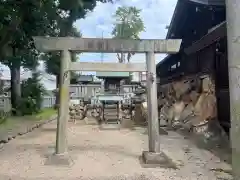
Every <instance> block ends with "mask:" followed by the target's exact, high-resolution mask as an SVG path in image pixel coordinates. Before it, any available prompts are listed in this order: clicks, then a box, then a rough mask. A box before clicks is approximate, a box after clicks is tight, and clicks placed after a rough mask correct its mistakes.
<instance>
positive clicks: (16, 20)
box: [0, 0, 56, 114]
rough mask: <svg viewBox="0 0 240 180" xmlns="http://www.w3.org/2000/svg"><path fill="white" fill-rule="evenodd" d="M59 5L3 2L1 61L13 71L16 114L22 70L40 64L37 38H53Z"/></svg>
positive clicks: (14, 0)
mask: <svg viewBox="0 0 240 180" xmlns="http://www.w3.org/2000/svg"><path fill="white" fill-rule="evenodd" d="M55 14H56V3H55V1H53V0H49V1H32V0H22V1H17V0H8V1H5V0H1V1H0V15H1V20H0V61H1V62H2V63H3V64H5V65H7V66H8V67H9V68H10V71H11V103H12V107H13V110H14V111H13V114H16V111H15V110H16V109H17V108H18V106H19V102H20V98H21V86H20V67H21V66H22V67H24V68H29V69H33V68H35V67H36V66H37V64H38V58H37V57H38V52H37V51H36V49H35V48H34V44H33V40H32V36H33V35H50V34H51V32H53V30H54V25H55V22H54V19H55V17H56V15H55Z"/></svg>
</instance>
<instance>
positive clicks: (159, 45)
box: [34, 37, 181, 164]
mask: <svg viewBox="0 0 240 180" xmlns="http://www.w3.org/2000/svg"><path fill="white" fill-rule="evenodd" d="M34 42H35V46H36V48H37V49H38V50H39V51H42V52H49V51H61V73H60V75H61V79H60V83H61V84H60V107H59V112H58V120H57V138H56V152H55V157H57V158H59V156H61V158H60V159H65V160H67V161H64V162H65V164H66V162H67V163H69V160H68V159H69V158H64V157H65V155H67V123H68V118H69V117H68V111H69V107H68V106H69V85H70V73H69V71H114V72H123V71H126V72H143V71H147V77H148V78H147V101H148V128H149V131H148V135H149V151H147V152H144V153H143V156H144V159H146V161H147V160H148V158H149V159H150V160H151V159H155V160H156V159H159V158H158V157H157V156H159V154H160V144H159V122H158V109H157V107H158V105H157V86H156V66H155V57H154V56H155V53H168V54H171V53H177V52H178V51H179V49H180V45H181V40H127V39H117V40H116V39H97V38H73V37H34ZM71 51H75V52H81V53H82V52H106V53H119V52H125V53H127V52H135V53H145V54H146V63H135V64H133V63H127V64H124V63H117V64H116V63H87V62H71V56H70V52H71ZM56 155H57V156H56ZM63 155H64V156H63ZM67 157H68V156H67ZM62 162H63V161H62ZM64 162H63V163H64ZM149 162H150V161H149ZM57 163H59V161H57Z"/></svg>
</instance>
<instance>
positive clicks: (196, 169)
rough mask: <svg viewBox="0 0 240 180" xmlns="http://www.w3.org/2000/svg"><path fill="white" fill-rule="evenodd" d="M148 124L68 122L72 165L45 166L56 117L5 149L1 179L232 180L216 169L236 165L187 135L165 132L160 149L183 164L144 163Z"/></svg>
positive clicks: (0, 156) (0, 165)
mask: <svg viewBox="0 0 240 180" xmlns="http://www.w3.org/2000/svg"><path fill="white" fill-rule="evenodd" d="M145 131H146V129H144V128H135V129H134V130H131V129H121V130H107V131H106V130H100V129H99V128H98V126H97V125H83V124H81V125H80V124H76V125H75V124H73V123H69V127H68V139H69V142H68V143H69V155H70V156H71V158H72V160H73V161H74V163H73V165H72V166H67V167H66V166H60V165H59V166H51V165H45V163H46V160H47V158H48V157H49V155H51V154H52V153H53V152H54V146H55V141H56V139H55V138H56V122H55V121H54V122H52V123H49V124H45V125H44V126H42V127H40V128H39V129H37V130H36V131H33V132H31V133H28V134H26V135H23V136H21V137H17V138H16V139H14V140H12V141H10V142H9V143H7V144H6V145H5V146H4V147H3V148H2V149H1V150H0V160H1V163H0V180H5V179H6V180H9V179H11V180H22V179H26V180H45V179H46V180H75V179H82V180H87V179H93V180H94V179H95V180H108V179H109V180H115V179H119V180H124V179H133V180H150V179H152V180H158V179H159V180H171V179H174V180H195V179H196V180H197V179H199V180H217V179H219V178H220V177H221V178H225V179H226V178H227V179H231V176H230V175H229V174H227V173H222V172H221V173H220V172H218V173H217V172H215V171H212V170H211V169H213V168H215V169H231V167H230V165H228V164H226V163H224V162H221V161H220V159H219V158H217V157H216V156H214V155H213V154H211V153H210V152H208V151H206V150H202V149H198V148H197V147H196V146H195V145H193V144H192V143H191V142H190V141H188V140H186V139H184V137H183V136H181V135H179V134H177V133H174V132H169V133H168V135H166V136H164V135H163V136H161V150H162V151H164V153H165V154H167V155H168V156H169V157H171V158H172V159H173V161H174V162H175V163H177V165H178V167H179V169H167V168H143V167H142V166H141V163H140V162H139V156H140V155H141V154H142V151H144V150H147V142H148V140H147V135H146V133H145Z"/></svg>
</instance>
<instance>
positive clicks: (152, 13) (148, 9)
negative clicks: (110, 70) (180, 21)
mask: <svg viewBox="0 0 240 180" xmlns="http://www.w3.org/2000/svg"><path fill="white" fill-rule="evenodd" d="M115 1H117V2H116V3H114V4H111V3H104V4H103V3H99V2H98V3H97V6H96V7H95V9H94V10H93V11H92V12H89V13H88V14H87V15H86V18H85V19H80V20H78V21H77V22H76V23H75V26H76V27H77V28H78V29H79V30H80V31H81V32H82V34H83V37H92V38H94V37H98V38H99V37H100V38H101V37H102V34H103V37H105V38H111V31H112V29H113V22H114V19H113V18H112V17H113V15H114V13H115V11H116V9H117V8H118V7H119V6H135V7H137V8H139V9H142V12H141V17H142V19H143V21H144V24H145V28H146V31H145V32H142V33H141V34H140V38H142V39H165V37H166V33H167V29H166V26H168V25H169V24H170V21H171V18H172V14H173V11H174V8H175V6H176V2H177V0H115ZM164 56H165V55H159V54H158V55H156V63H158V62H159V61H161V60H162V59H163V58H164ZM144 58H145V56H144V54H136V55H134V56H133V57H132V59H131V62H143V61H144ZM79 60H80V61H85V62H100V61H101V54H99V53H84V54H81V55H80V57H79ZM103 61H104V62H114V61H115V62H116V61H117V60H116V55H115V54H104V55H103ZM39 69H40V70H42V71H44V64H42V63H41V64H40V66H39ZM0 71H1V73H2V74H3V77H2V78H3V79H10V72H9V69H8V67H6V66H3V65H2V66H1V65H0ZM84 74H95V73H93V72H85V73H84ZM29 76H31V72H22V75H21V78H22V79H25V78H27V77H29ZM42 83H43V84H44V85H45V87H47V88H48V89H55V77H54V76H50V75H48V74H47V73H44V74H43V76H42Z"/></svg>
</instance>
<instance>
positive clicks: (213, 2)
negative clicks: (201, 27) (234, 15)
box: [157, 0, 225, 68]
mask: <svg viewBox="0 0 240 180" xmlns="http://www.w3.org/2000/svg"><path fill="white" fill-rule="evenodd" d="M190 3H191V4H192V5H196V7H197V6H198V5H206V6H217V7H224V6H225V0H178V1H177V4H176V7H175V10H174V13H173V16H172V20H171V23H170V26H169V28H168V32H167V36H166V39H171V38H172V39H174V38H182V37H178V36H177V37H176V36H174V33H176V32H177V31H179V30H180V28H181V26H179V25H182V28H184V27H183V25H184V23H183V22H182V20H183V17H184V15H186V13H188V10H187V6H188V5H189V4H190ZM184 13H185V14H184ZM186 16H187V15H186ZM176 28H178V29H176ZM172 56H174V54H172V55H168V56H166V57H165V58H164V59H163V60H162V61H160V62H159V63H158V64H157V68H158V67H159V66H160V65H161V64H163V63H164V62H166V61H167V60H168V59H170V57H172Z"/></svg>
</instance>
